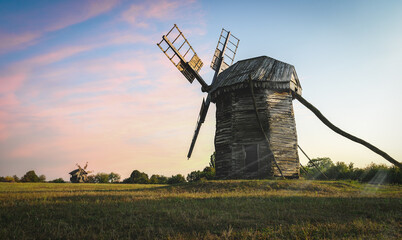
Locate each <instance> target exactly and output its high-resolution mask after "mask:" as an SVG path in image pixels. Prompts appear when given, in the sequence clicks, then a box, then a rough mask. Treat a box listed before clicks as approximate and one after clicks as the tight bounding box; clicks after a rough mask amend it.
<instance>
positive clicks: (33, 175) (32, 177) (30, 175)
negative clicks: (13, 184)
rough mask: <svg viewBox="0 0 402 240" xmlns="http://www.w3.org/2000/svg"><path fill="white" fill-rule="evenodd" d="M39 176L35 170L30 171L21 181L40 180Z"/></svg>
mask: <svg viewBox="0 0 402 240" xmlns="http://www.w3.org/2000/svg"><path fill="white" fill-rule="evenodd" d="M39 180H40V179H39V177H38V175H36V173H35V171H34V170H31V171H28V172H27V173H25V175H24V176H23V177H22V178H21V182H39Z"/></svg>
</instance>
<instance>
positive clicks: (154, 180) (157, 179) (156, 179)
mask: <svg viewBox="0 0 402 240" xmlns="http://www.w3.org/2000/svg"><path fill="white" fill-rule="evenodd" d="M167 179H168V178H167V177H165V176H162V175H157V174H154V175H152V176H151V178H150V179H149V183H151V184H166V182H167Z"/></svg>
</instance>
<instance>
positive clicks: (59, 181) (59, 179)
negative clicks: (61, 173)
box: [49, 178, 65, 183]
mask: <svg viewBox="0 0 402 240" xmlns="http://www.w3.org/2000/svg"><path fill="white" fill-rule="evenodd" d="M49 182H50V183H65V181H64V179H63V178H56V179H54V180H52V181H49Z"/></svg>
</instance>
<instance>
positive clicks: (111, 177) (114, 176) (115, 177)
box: [109, 172, 120, 183]
mask: <svg viewBox="0 0 402 240" xmlns="http://www.w3.org/2000/svg"><path fill="white" fill-rule="evenodd" d="M119 181H120V174H118V173H114V172H111V173H110V174H109V182H111V183H117V182H119Z"/></svg>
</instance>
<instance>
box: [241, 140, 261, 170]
mask: <svg viewBox="0 0 402 240" xmlns="http://www.w3.org/2000/svg"><path fill="white" fill-rule="evenodd" d="M244 152H245V155H246V156H245V160H244V167H245V171H244V172H245V175H246V176H247V177H255V175H257V174H258V144H248V145H244Z"/></svg>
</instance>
